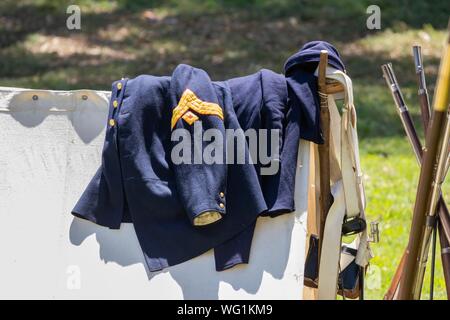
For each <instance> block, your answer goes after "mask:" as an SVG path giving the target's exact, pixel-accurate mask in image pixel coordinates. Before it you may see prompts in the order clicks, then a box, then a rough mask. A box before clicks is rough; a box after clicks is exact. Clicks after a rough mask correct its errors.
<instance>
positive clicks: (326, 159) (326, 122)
mask: <svg viewBox="0 0 450 320" xmlns="http://www.w3.org/2000/svg"><path fill="white" fill-rule="evenodd" d="M327 66H328V52H327V51H326V50H322V51H321V52H320V62H319V74H318V89H319V98H320V127H321V130H322V139H323V144H320V145H319V146H318V150H319V170H320V174H319V176H320V195H319V203H320V217H319V263H320V255H321V252H322V243H323V235H324V230H325V222H326V218H327V215H328V210H329V209H330V207H331V188H330V111H329V109H328V97H327V83H326V72H327Z"/></svg>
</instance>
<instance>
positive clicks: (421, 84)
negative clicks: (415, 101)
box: [413, 45, 439, 300]
mask: <svg viewBox="0 0 450 320" xmlns="http://www.w3.org/2000/svg"><path fill="white" fill-rule="evenodd" d="M413 57H414V66H415V68H416V76H417V86H418V88H419V90H418V92H417V94H418V96H419V105H420V113H421V115H422V122H423V129H424V132H425V133H426V132H427V129H428V124H429V121H430V99H429V96H428V90H427V85H426V81H425V70H424V67H423V62H422V50H421V47H420V46H417V45H416V46H413ZM438 224H439V219H436V221H435V223H434V226H433V231H432V232H433V240H432V249H431V272H430V273H431V274H430V300H433V295H434V271H435V269H436V233H437V228H438Z"/></svg>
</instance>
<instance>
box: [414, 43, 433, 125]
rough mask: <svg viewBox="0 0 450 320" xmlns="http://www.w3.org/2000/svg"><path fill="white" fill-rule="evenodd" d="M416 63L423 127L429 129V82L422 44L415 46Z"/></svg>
mask: <svg viewBox="0 0 450 320" xmlns="http://www.w3.org/2000/svg"><path fill="white" fill-rule="evenodd" d="M413 56H414V65H415V67H416V75H417V85H418V88H419V89H418V95H419V102H420V112H421V114H422V121H423V128H424V131H425V132H426V131H427V128H428V124H429V121H430V101H429V97H428V90H427V84H426V81H425V70H424V67H423V61H422V49H421V47H420V46H413Z"/></svg>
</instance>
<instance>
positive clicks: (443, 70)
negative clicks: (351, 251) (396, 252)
mask: <svg viewBox="0 0 450 320" xmlns="http://www.w3.org/2000/svg"><path fill="white" fill-rule="evenodd" d="M449 29H450V23H449ZM449 86H450V37H449V38H448V40H447V44H446V46H445V49H444V54H443V57H442V59H441V66H440V68H439V76H438V81H437V86H436V92H435V97H434V101H433V117H432V119H431V123H430V126H429V129H428V130H427V134H426V140H425V141H426V149H425V150H424V152H423V162H422V168H421V170H420V176H419V185H418V187H417V195H416V202H415V205H414V213H413V220H412V224H411V231H410V236H409V241H408V254H407V256H406V259H405V267H404V272H403V275H402V278H401V280H400V287H399V292H398V298H399V299H403V300H405V299H418V298H419V297H420V292H419V291H418V290H419V288H421V286H422V284H421V281H423V277H422V268H421V269H419V267H420V264H419V259H421V263H423V260H422V259H423V258H424V257H423V255H424V250H425V248H426V246H427V243H426V242H427V241H426V239H425V237H426V233H427V232H428V227H424V226H425V223H426V220H427V214H429V213H431V212H432V211H431V210H429V208H428V204H429V203H431V204H433V203H432V202H431V201H432V195H431V194H430V192H429V191H430V189H432V181H433V176H434V175H433V174H434V164H435V162H436V158H437V156H438V153H440V152H439V148H438V147H439V143H440V141H441V131H442V128H443V125H444V121H445V118H446V111H447V106H448V102H449V92H448V91H449ZM449 133H450V131H449ZM441 154H442V153H441ZM445 158H446V157H445ZM442 161H445V159H442V158H441V161H440V162H442ZM437 179H438V180H439V179H441V177H437ZM434 196H435V195H434V192H433V197H434ZM425 228H426V229H427V231H426V230H425ZM428 245H429V243H428ZM427 254H428V253H427Z"/></svg>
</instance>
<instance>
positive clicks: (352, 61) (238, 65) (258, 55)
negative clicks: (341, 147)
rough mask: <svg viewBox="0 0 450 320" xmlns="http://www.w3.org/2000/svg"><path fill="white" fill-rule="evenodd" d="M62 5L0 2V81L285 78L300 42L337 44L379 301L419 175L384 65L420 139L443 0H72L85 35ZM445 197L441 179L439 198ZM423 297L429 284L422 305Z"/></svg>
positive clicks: (61, 0)
mask: <svg viewBox="0 0 450 320" xmlns="http://www.w3.org/2000/svg"><path fill="white" fill-rule="evenodd" d="M68 3H71V1H65V0H36V1H34V0H33V1H31V0H14V1H13V0H3V1H2V2H1V3H0V61H1V63H0V85H1V86H18V87H29V88H42V89H79V88H92V89H102V90H109V88H110V84H111V82H113V81H114V80H116V79H120V78H121V77H133V76H136V75H138V74H141V73H151V74H157V75H162V74H170V73H171V71H172V70H173V68H174V67H175V66H176V65H177V64H179V63H188V64H192V65H195V66H197V67H200V68H204V69H206V70H207V71H208V73H209V74H210V75H211V77H212V78H213V79H226V78H229V77H235V76H239V75H245V74H249V73H252V72H255V71H257V70H259V69H260V68H263V67H264V68H269V69H273V70H275V71H278V72H281V71H282V67H283V63H284V61H285V60H286V59H287V58H288V57H289V56H290V55H291V54H292V53H294V52H296V51H297V50H298V48H299V47H300V46H301V45H302V44H303V43H305V42H307V41H310V40H317V39H323V40H327V41H330V42H332V43H333V44H334V45H335V46H336V47H337V48H338V49H339V50H340V52H341V54H342V56H343V59H344V62H345V63H346V65H347V70H348V73H349V74H350V76H351V77H352V80H353V83H354V91H355V104H356V107H357V112H358V130H359V136H360V147H361V157H362V166H363V170H364V173H365V177H366V180H365V186H366V191H367V200H368V206H367V215H368V217H369V220H375V219H379V221H380V229H381V242H380V243H379V244H377V245H373V251H374V253H375V255H376V257H375V258H374V259H373V261H372V267H371V271H370V273H369V276H368V278H367V298H370V299H381V298H382V297H383V295H384V293H385V291H386V289H387V287H388V286H389V283H390V279H391V278H392V275H393V273H394V271H395V268H396V266H397V264H398V262H399V259H400V256H401V253H402V252H403V250H404V248H405V246H406V242H407V239H408V230H409V228H410V223H411V215H412V209H413V204H414V198H415V189H416V187H417V178H418V173H419V170H418V165H417V164H416V160H415V157H414V155H413V153H412V151H411V149H410V147H409V145H408V141H407V140H406V138H405V137H404V133H403V128H402V126H401V123H400V121H399V119H398V116H397V114H396V110H395V108H394V105H393V102H392V98H391V96H390V94H389V91H388V90H387V88H386V85H385V83H384V80H383V79H382V76H381V70H380V65H381V64H383V63H386V62H392V63H393V64H394V69H395V71H396V74H397V77H398V79H399V81H400V85H401V87H402V89H403V92H404V96H405V99H406V100H407V102H408V105H409V108H410V111H411V113H412V115H413V118H414V121H415V123H416V125H417V127H418V128H419V131H420V134H421V136H423V134H422V130H421V129H420V124H421V123H420V115H419V107H418V103H417V97H416V93H417V89H416V82H415V74H414V65H413V61H412V57H411V46H412V45H414V44H421V45H422V46H423V54H424V60H425V65H426V73H427V80H428V83H429V89H430V91H431V94H432V92H433V89H434V86H433V84H434V82H435V78H436V74H437V67H438V64H439V57H440V53H441V45H442V41H443V39H444V37H445V34H444V32H443V29H444V28H445V26H446V23H447V19H448V16H449V14H450V10H449V7H448V3H447V1H413V0H401V1H388V0H380V1H375V0H361V1H352V0H341V1H336V0H315V1H312V0H302V1H295V0H281V1H275V0H251V1H244V0H222V1H213V0H205V1H201V0H181V1H175V0H167V1H162V0H151V1H144V0H134V1H131V0H117V1H106V0H101V1H92V0H79V1H76V2H75V3H76V4H78V5H80V6H81V9H82V30H81V31H69V30H67V29H66V27H65V19H66V14H65V9H66V6H67V4H68ZM369 4H377V5H379V6H380V8H381V14H382V30H379V31H370V30H367V29H366V25H365V20H366V18H367V15H366V13H365V11H366V8H367V6H368V5H369ZM449 190H450V189H449V185H448V184H445V186H444V195H448V192H449ZM437 270H438V272H437V277H436V297H438V298H441V299H444V298H445V297H446V296H445V288H444V281H443V276H442V270H441V269H440V264H439V261H438V268H437ZM378 272H379V273H378ZM427 277H428V273H427ZM378 279H380V280H381V281H380V283H379V284H378V282H377V281H378ZM427 292H428V278H427V279H426V281H425V284H424V294H423V297H424V298H425V297H426V296H427Z"/></svg>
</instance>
